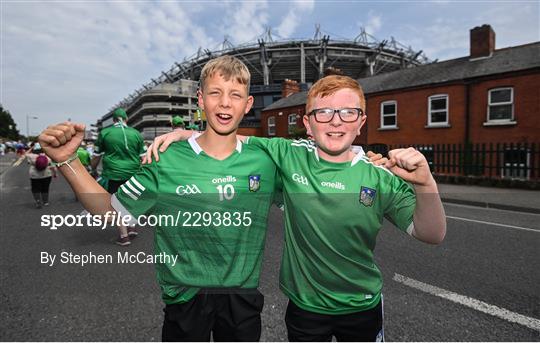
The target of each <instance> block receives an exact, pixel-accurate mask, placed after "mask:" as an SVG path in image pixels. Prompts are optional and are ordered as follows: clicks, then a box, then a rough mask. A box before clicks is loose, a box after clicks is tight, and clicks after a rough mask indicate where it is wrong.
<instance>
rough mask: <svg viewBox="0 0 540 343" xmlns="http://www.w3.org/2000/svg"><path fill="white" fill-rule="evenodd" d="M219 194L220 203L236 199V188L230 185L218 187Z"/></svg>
mask: <svg viewBox="0 0 540 343" xmlns="http://www.w3.org/2000/svg"><path fill="white" fill-rule="evenodd" d="M216 188H217V190H218V193H219V201H223V200H231V199H232V198H234V186H233V185H231V184H230V183H227V184H225V185H219V186H217V187H216Z"/></svg>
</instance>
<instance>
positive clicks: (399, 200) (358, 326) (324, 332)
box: [147, 75, 446, 341]
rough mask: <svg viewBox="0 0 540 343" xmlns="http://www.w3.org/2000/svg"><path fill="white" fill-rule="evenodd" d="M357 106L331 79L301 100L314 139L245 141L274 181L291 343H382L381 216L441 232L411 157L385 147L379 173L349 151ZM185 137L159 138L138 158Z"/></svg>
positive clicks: (435, 235) (413, 228)
mask: <svg viewBox="0 0 540 343" xmlns="http://www.w3.org/2000/svg"><path fill="white" fill-rule="evenodd" d="M365 108H366V102H365V98H364V93H363V91H362V89H361V87H360V85H359V84H358V82H357V81H355V80H353V79H351V78H350V77H347V76H342V75H330V76H327V77H324V78H322V79H320V80H319V81H317V82H316V83H315V84H314V85H313V87H312V88H311V89H310V91H309V93H308V97H307V104H306V115H304V117H303V122H304V125H305V127H306V129H307V134H308V135H309V136H312V137H313V139H314V141H311V140H294V141H291V140H287V139H282V138H273V139H267V138H260V137H249V138H247V139H246V141H247V142H248V144H246V145H256V146H258V147H260V148H261V149H263V150H264V151H265V152H266V153H267V154H268V155H269V156H270V157H271V158H272V160H273V161H274V162H275V163H276V165H277V168H278V171H279V173H280V175H281V177H282V182H283V196H284V204H285V250H284V253H283V257H282V262H281V268H280V288H281V290H282V291H283V293H285V295H286V296H287V297H288V298H289V305H288V307H287V313H286V317H285V323H286V325H287V331H288V338H289V340H290V341H331V340H332V336H334V337H336V339H337V340H338V341H376V340H384V331H383V308H382V275H381V272H380V270H379V268H378V267H377V265H376V264H375V261H374V257H373V250H374V249H375V243H376V238H377V234H378V233H379V230H380V229H381V227H382V223H383V218H387V219H388V220H390V221H391V222H392V223H393V224H394V225H395V226H397V227H398V228H399V229H400V230H401V231H403V232H406V233H408V234H409V235H411V236H412V237H414V238H416V239H418V240H420V241H423V242H426V243H430V244H439V243H440V242H441V241H442V240H443V238H444V236H445V233H446V218H445V214H444V209H443V207H442V203H441V200H440V197H439V193H438V190H437V185H436V183H435V180H434V179H433V176H432V175H431V172H430V170H429V166H428V163H427V161H426V159H425V157H424V156H423V155H422V154H421V153H420V152H418V151H417V150H415V149H414V148H408V149H396V150H392V151H390V152H389V161H388V162H387V163H386V168H384V167H379V166H375V165H374V164H373V163H371V162H370V161H369V160H368V159H367V157H366V156H365V155H363V154H354V153H353V152H352V151H351V145H352V142H353V141H354V138H355V137H356V136H357V135H359V134H360V129H361V128H362V126H363V125H364V123H365V121H366V115H365ZM186 135H189V133H182V132H175V133H171V134H167V135H164V136H161V137H158V138H157V139H156V140H155V141H154V145H153V147H152V149H149V151H148V152H147V158H148V157H149V156H150V154H151V153H153V154H154V156H156V154H157V148H158V147H159V146H160V145H161V144H162V143H163V146H162V147H161V149H160V151H164V149H166V147H167V146H168V145H169V144H170V142H172V141H175V140H179V139H185V138H186Z"/></svg>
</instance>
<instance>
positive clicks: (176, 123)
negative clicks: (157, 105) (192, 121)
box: [171, 116, 185, 130]
mask: <svg viewBox="0 0 540 343" xmlns="http://www.w3.org/2000/svg"><path fill="white" fill-rule="evenodd" d="M171 126H172V129H173V130H176V129H182V130H183V129H184V127H185V125H184V119H182V117H180V116H174V117H173V118H172V120H171Z"/></svg>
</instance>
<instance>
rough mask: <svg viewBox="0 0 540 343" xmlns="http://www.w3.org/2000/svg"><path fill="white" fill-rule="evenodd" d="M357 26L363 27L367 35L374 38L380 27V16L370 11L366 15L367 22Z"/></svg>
mask: <svg viewBox="0 0 540 343" xmlns="http://www.w3.org/2000/svg"><path fill="white" fill-rule="evenodd" d="M358 25H359V26H361V27H363V28H364V29H365V30H366V32H367V33H368V34H370V35H372V36H375V35H376V33H377V32H378V31H379V30H380V29H381V27H382V16H381V15H378V14H375V12H374V11H373V10H370V11H369V12H368V14H367V21H366V22H365V23H364V22H359V23H358Z"/></svg>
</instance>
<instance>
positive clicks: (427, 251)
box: [0, 163, 540, 341]
mask: <svg viewBox="0 0 540 343" xmlns="http://www.w3.org/2000/svg"><path fill="white" fill-rule="evenodd" d="M27 168H28V167H27V166H26V165H25V164H24V163H23V164H21V165H19V166H17V167H12V168H10V169H9V170H7V171H6V172H4V173H2V175H1V182H2V183H1V188H2V196H1V200H0V217H1V229H0V232H1V238H2V239H1V240H0V266H1V267H0V268H1V273H0V282H1V299H2V300H1V306H0V339H1V340H2V341H6V340H9V341H12V340H16V341H26V340H32V341H42V340H48V341H50V340H60V341H67V340H69V341H101V340H113V341H157V340H160V339H161V323H162V308H163V304H162V302H161V299H160V294H159V289H158V286H157V283H156V281H155V273H154V268H153V265H152V264H117V263H112V264H88V265H86V266H84V267H81V266H80V265H69V264H55V265H53V266H52V267H50V266H47V265H46V264H42V263H40V256H41V253H42V252H50V253H54V254H59V253H61V252H62V251H67V252H72V253H74V254H86V253H88V252H93V253H95V254H116V253H117V252H125V251H129V252H131V253H136V252H139V251H144V252H147V253H152V245H153V240H152V235H153V233H152V231H151V230H149V229H148V230H143V231H142V232H141V234H140V235H139V238H137V239H136V240H135V241H134V242H133V244H132V245H131V246H130V247H128V248H122V247H118V246H115V245H113V244H112V241H113V240H114V238H115V232H114V230H111V229H107V230H100V229H96V228H88V227H82V228H59V229H58V230H49V229H48V228H46V227H41V226H40V219H41V217H40V216H41V215H44V214H70V213H71V214H78V213H80V212H81V211H82V208H81V206H80V204H79V203H77V202H75V201H74V196H73V194H72V193H71V191H70V189H69V187H68V185H67V184H66V183H65V181H64V180H63V179H62V178H61V177H60V178H58V179H55V180H53V182H52V186H51V205H50V206H49V207H47V208H43V209H41V210H37V209H35V208H34V207H33V203H32V197H31V194H30V182H29V180H28V174H27ZM445 208H446V211H447V215H448V217H449V219H448V234H447V237H446V239H445V241H444V242H443V244H441V245H439V246H429V245H426V244H423V243H420V242H417V241H415V240H414V239H412V238H410V237H409V236H407V235H405V234H403V233H401V232H399V231H398V230H397V229H395V228H393V227H392V226H391V224H389V223H385V226H384V228H383V229H382V231H381V233H380V235H379V237H378V244H377V248H376V251H375V255H376V258H377V262H378V264H379V266H380V268H381V270H382V271H383V274H384V282H385V286H384V310H385V338H386V340H387V341H396V340H399V341H411V340H412V341H539V340H540V319H539V318H540V287H539V285H540V271H539V270H540V269H539V264H540V263H539V262H540V254H539V252H540V220H539V219H540V216H539V215H538V214H531V213H521V212H513V211H505V210H496V209H484V208H478V207H471V206H462V205H456V204H446V205H445ZM471 220H474V221H471ZM282 239H283V232H282V214H281V212H280V211H279V210H278V209H277V208H275V207H273V208H272V211H271V215H270V219H269V230H268V235H267V246H266V251H265V259H264V265H263V272H262V278H261V286H260V289H261V291H262V292H263V294H265V307H264V311H263V333H262V340H263V341H284V340H286V332H285V324H284V321H283V317H284V311H285V307H286V303H287V300H286V298H285V297H284V296H283V295H282V294H281V293H280V291H279V289H278V270H279V260H280V257H281V249H282Z"/></svg>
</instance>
